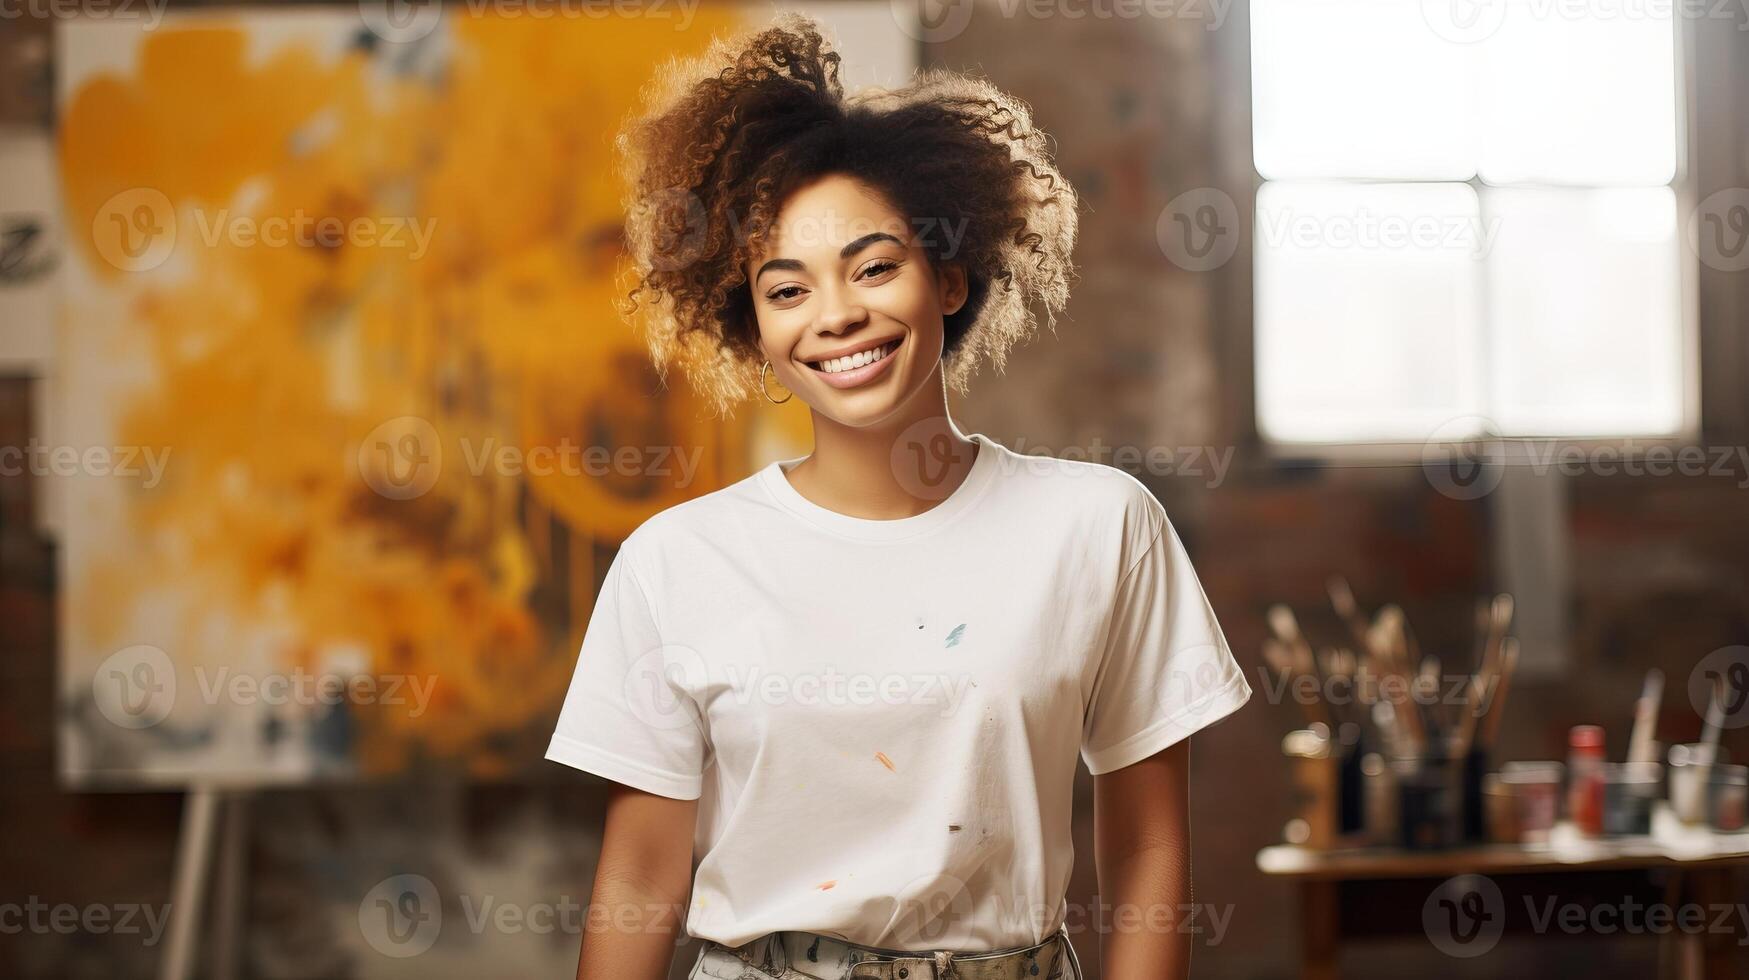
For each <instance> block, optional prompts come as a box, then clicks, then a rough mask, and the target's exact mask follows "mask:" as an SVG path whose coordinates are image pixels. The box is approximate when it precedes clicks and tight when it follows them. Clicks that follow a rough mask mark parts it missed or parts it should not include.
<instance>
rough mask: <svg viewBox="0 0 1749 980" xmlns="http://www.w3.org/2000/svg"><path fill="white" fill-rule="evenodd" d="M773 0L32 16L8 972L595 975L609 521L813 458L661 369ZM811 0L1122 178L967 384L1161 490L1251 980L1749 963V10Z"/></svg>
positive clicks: (4, 10)
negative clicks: (710, 173) (983, 92)
mask: <svg viewBox="0 0 1749 980" xmlns="http://www.w3.org/2000/svg"><path fill="white" fill-rule="evenodd" d="M776 9H777V8H775V7H771V6H764V5H758V4H733V3H723V2H715V0H703V2H700V0H620V2H617V3H613V4H608V3H588V2H584V0H455V2H453V3H448V4H443V5H441V6H440V5H438V4H435V3H425V4H413V5H407V4H405V3H402V2H400V0H395V2H393V3H391V4H389V5H387V6H376V5H374V4H367V5H364V6H355V5H350V4H302V3H293V2H285V3H277V4H271V5H261V6H250V7H233V6H228V5H222V4H210V5H209V4H204V3H185V2H180V0H0V624H3V629H0V765H3V766H4V770H5V775H4V779H0V830H3V832H0V975H3V976H7V977H14V976H16V977H104V978H119V977H146V976H159V977H176V978H180V977H191V976H201V977H209V976H210V977H226V978H229V977H261V978H330V977H333V978H341V977H407V976H418V977H421V978H423V980H435V978H439V977H476V976H495V977H496V976H506V977H508V976H519V977H524V976H525V977H534V976H542V977H560V976H570V975H571V974H572V971H573V970H574V969H575V965H576V956H577V949H578V944H579V942H580V930H581V926H582V915H583V910H584V909H585V907H586V906H587V903H588V901H589V889H590V885H591V882H592V880H593V875H594V865H595V858H596V854H597V853H598V849H599V827H600V820H601V813H602V805H603V783H601V782H600V781H599V780H596V779H594V778H593V777H591V776H587V775H585V774H582V773H579V772H577V771H574V770H570V769H566V768H564V767H561V766H556V765H553V764H551V763H549V762H546V761H545V760H543V758H542V754H543V752H544V749H545V746H546V742H547V739H548V738H549V736H550V734H551V731H552V725H553V722H554V720H555V718H556V716H557V711H558V706H559V703H560V701H561V699H562V697H563V693H564V690H565V685H566V683H567V681H568V679H569V677H570V673H571V669H572V664H573V661H574V658H575V655H576V649H577V645H578V642H579V640H580V638H581V634H582V629H583V626H584V624H585V623H586V622H587V620H588V616H589V612H590V608H591V603H592V602H593V598H594V595H595V590H596V588H597V585H598V583H599V581H600V578H601V576H602V575H603V574H604V572H605V571H606V568H607V565H608V562H609V561H610V560H611V558H612V555H613V553H614V548H615V545H616V542H617V541H619V540H621V539H623V537H624V536H625V535H626V534H627V533H628V532H629V531H630V530H631V529H632V528H634V527H636V526H637V525H638V524H639V523H640V522H641V521H642V520H644V519H645V518H646V517H648V516H649V515H651V514H653V513H655V512H656V511H658V510H660V509H662V508H664V507H667V506H669V505H671V504H673V503H676V502H678V501H680V500H683V499H686V498H688V497H691V496H695V495H697V494H700V493H705V492H709V491H710V490H713V489H716V488H718V487H720V486H723V485H725V484H727V483H729V482H733V481H734V480H737V479H740V478H741V477H743V476H745V475H747V474H749V473H751V472H752V471H754V470H755V469H757V468H758V467H759V466H761V465H763V464H764V463H766V462H768V461H770V460H772V459H775V458H787V457H790V456H796V455H802V454H804V453H806V452H807V451H808V448H809V445H808V441H807V440H808V436H807V432H808V429H807V419H806V416H805V412H804V411H803V410H802V409H801V406H800V403H799V401H798V402H794V403H791V404H789V405H786V406H783V407H782V408H777V407H774V406H770V405H766V404H763V403H754V404H750V405H747V406H745V407H744V408H743V409H741V410H739V411H737V412H736V413H735V414H734V416H733V417H731V418H727V419H713V418H710V417H709V416H708V415H707V413H706V412H705V410H704V407H703V403H702V402H701V401H700V400H699V399H697V398H696V397H694V395H693V394H692V393H691V392H690V391H689V390H687V388H686V387H685V384H684V382H683V381H682V380H680V379H679V378H678V377H676V378H675V379H674V383H673V384H671V385H670V386H668V387H666V388H663V387H661V386H659V385H658V384H657V381H656V379H655V377H654V376H653V374H652V372H651V371H650V369H649V367H648V364H647V360H646V358H645V356H644V354H643V350H642V347H641V346H640V344H639V342H638V340H637V338H636V337H635V336H634V335H633V334H632V333H631V332H630V330H629V328H627V327H625V326H624V325H623V324H622V323H621V322H620V321H619V319H618V318H617V317H616V316H615V315H614V313H613V311H612V307H611V305H610V303H611V299H612V297H613V290H614V282H613V272H614V269H615V263H616V261H617V260H618V258H619V255H620V244H619V243H620V220H621V216H620V212H619V210H618V203H617V202H618V193H619V189H618V186H617V184H616V183H615V178H614V176H613V173H612V171H611V169H610V163H611V161H610V157H609V146H608V139H609V136H610V133H611V132H612V130H613V128H614V127H615V125H616V124H617V122H618V121H619V120H620V119H621V118H622V117H623V115H624V114H625V113H626V112H628V111H630V110H631V109H632V108H633V106H634V105H635V104H636V97H637V93H638V90H639V88H640V86H641V85H642V84H643V83H644V81H645V80H646V79H647V78H648V77H649V74H650V72H651V71H652V69H653V68H654V67H655V66H656V65H657V64H658V63H659V62H660V61H661V60H662V59H663V58H665V57H666V56H668V55H671V54H686V53H692V52H696V51H699V50H702V48H703V47H704V45H705V44H706V43H707V42H708V40H709V38H710V37H711V35H712V34H713V33H719V32H722V31H726V30H730V29H734V28H737V27H740V26H745V25H750V24H754V23H759V22H762V21H763V20H765V19H767V18H769V16H770V15H771V14H772V12H773V11H774V10H776ZM795 9H801V10H804V11H806V12H808V13H811V14H813V15H815V16H816V17H818V18H819V19H820V21H821V23H822V24H823V25H824V26H825V27H827V28H828V29H829V30H830V31H832V32H833V33H835V34H836V35H837V39H838V41H839V48H840V50H841V51H842V52H843V53H844V55H845V59H846V70H845V78H846V81H847V83H848V84H849V85H850V86H851V87H858V86H862V85H867V84H885V85H896V84H901V83H903V81H904V80H905V79H906V78H907V77H908V76H909V75H910V73H911V72H912V71H913V70H914V69H916V68H919V67H946V68H952V69H957V70H961V71H967V72H973V73H977V74H980V75H983V76H984V77H987V78H989V79H990V80H992V81H993V82H995V83H996V84H997V85H999V86H1000V87H1002V88H1004V89H1006V90H1008V91H1010V92H1012V93H1014V94H1015V95H1017V96H1019V97H1020V98H1022V99H1023V100H1025V101H1027V102H1028V103H1030V104H1031V105H1032V107H1033V109H1034V112H1035V119H1036V122H1037V123H1038V124H1039V126H1041V127H1042V128H1043V129H1044V130H1045V131H1047V132H1048V133H1050V134H1051V135H1052V136H1053V137H1054V139H1055V143H1056V153H1057V156H1058V159H1059V162H1060V164H1061V166H1062V167H1063V169H1064V171H1065V172H1066V173H1067V175H1068V176H1069V178H1070V180H1071V181H1072V182H1073V183H1074V184H1075V186H1076V188H1077V189H1078V190H1079V192H1080V194H1081V196H1082V199H1083V202H1084V207H1083V212H1082V219H1081V220H1082V236H1081V240H1080V242H1079V244H1078V249H1077V260H1078V263H1079V265H1080V271H1081V279H1080V281H1079V282H1078V284H1077V285H1076V287H1075V290H1074V297H1073V300H1072V301H1071V305H1070V308H1069V317H1068V319H1067V320H1065V321H1062V322H1060V323H1059V325H1058V329H1057V331H1056V332H1055V335H1052V334H1051V333H1049V332H1046V333H1044V334H1042V335H1041V336H1039V337H1038V338H1037V339H1036V340H1034V341H1033V342H1032V343H1030V344H1029V345H1027V346H1025V347H1023V348H1022V349H1019V350H1018V351H1016V352H1015V354H1014V355H1013V356H1012V358H1011V359H1010V362H1009V364H1008V367H1007V369H1006V371H1005V372H1004V373H1002V374H994V373H990V372H986V373H985V374H984V375H983V376H982V377H980V378H978V379H977V380H976V381H975V382H974V389H973V391H972V393H971V394H970V395H969V396H968V397H964V398H959V397H957V396H956V398H955V403H954V409H955V413H956V417H957V419H958V420H959V422H960V425H961V428H962V429H964V430H966V431H980V432H984V433H986V434H988V435H989V436H990V437H991V438H993V439H996V440H997V441H1000V442H1002V443H1003V444H1004V445H1007V446H1008V447H1010V448H1012V449H1014V450H1016V451H1018V452H1023V453H1040V454H1048V455H1056V456H1073V457H1076V458H1082V459H1094V460H1098V461H1100V462H1105V463H1109V464H1111V465H1115V466H1120V467H1122V468H1124V469H1127V470H1128V471H1130V472H1131V473H1133V474H1135V475H1136V476H1137V477H1138V478H1139V479H1140V480H1142V481H1143V482H1144V483H1145V484H1146V485H1147V486H1148V487H1149V488H1150V489H1151V490H1153V491H1154V492H1155V493H1156V494H1157V495H1158V496H1159V498H1160V499H1161V501H1162V502H1163V503H1164V504H1165V506H1166V509H1167V512H1168V513H1169V514H1170V515H1171V517H1172V520H1173V522H1174V524H1175V526H1176V528H1177V529H1178V532H1179V534H1180V535H1181V536H1182V538H1183V539H1184V541H1185V543H1186V545H1187V547H1188V548H1189V550H1190V552H1191V554H1192V557H1193V559H1194V561H1195V563H1196V566H1197V569H1198V572H1199V574H1200V576H1201V580H1202V583H1203V585H1204V587H1205V589H1206V590H1207V592H1208V595H1209V598H1210V600H1211V602H1212V604H1213V606H1214V608H1215V610H1216V612H1217V613H1218V615H1219V616H1220V620H1221V623H1222V626H1223V628H1224V630H1225V633H1226V635H1227V638H1228V639H1229V641H1230V642H1231V644H1232V646H1233V649H1234V651H1235V654H1236V655H1237V656H1238V657H1239V659H1240V662H1241V664H1242V665H1243V666H1244V667H1245V669H1246V672H1247V676H1248V678H1249V679H1250V681H1251V683H1252V687H1253V689H1254V691H1255V692H1256V695H1255V697H1254V699H1253V701H1252V703H1251V705H1250V706H1248V708H1247V709H1246V710H1244V711H1241V712H1240V713H1238V714H1237V715H1235V716H1234V717H1233V718H1231V719H1230V720H1228V721H1226V722H1225V723H1223V724H1220V725H1218V726H1215V727H1213V728H1211V729H1208V730H1207V731H1205V732H1203V733H1200V734H1198V735H1197V736H1196V738H1195V739H1194V772H1193V787H1194V798H1193V801H1192V809H1193V815H1194V821H1195V828H1196V840H1195V882H1196V892H1195V898H1196V902H1197V903H1198V904H1197V907H1196V908H1194V909H1189V910H1185V914H1184V916H1183V917H1182V919H1181V922H1182V924H1183V926H1184V927H1185V928H1190V929H1194V930H1195V934H1196V943H1197V948H1196V953H1195V969H1196V973H1197V975H1198V976H1203V977H1232V978H1257V980H1263V978H1287V977H1296V976H1304V977H1308V978H1315V977H1318V978H1321V977H1335V976H1343V977H1391V976H1399V975H1402V974H1404V973H1408V972H1413V973H1415V974H1418V975H1430V976H1439V977H1484V976H1485V977H1518V976H1525V977H1529V976H1545V975H1551V974H1553V975H1561V976H1570V975H1587V976H1594V977H1624V978H1626V977H1632V978H1641V977H1663V976H1671V977H1675V976H1684V977H1687V976H1697V977H1698V976H1706V977H1741V976H1749V905H1746V904H1745V903H1749V872H1745V871H1744V870H1743V865H1744V864H1745V863H1749V835H1745V834H1743V833H1741V832H1740V831H1741V828H1742V827H1743V809H1744V802H1743V800H1744V770H1743V769H1742V768H1741V767H1739V766H1735V765H1733V760H1735V761H1737V762H1740V761H1742V760H1743V759H1744V757H1745V756H1749V736H1746V735H1745V733H1744V731H1743V729H1744V728H1745V727H1749V704H1746V702H1749V646H1746V644H1749V395H1746V393H1745V391H1746V385H1745V382H1746V381H1749V377H1745V375H1746V374H1749V4H1745V3H1743V2H1741V0H1707V2H1705V3H1701V2H1692V3H1690V2H1681V0H1670V2H1658V0H1643V2H1636V0H1573V2H1565V0H1561V2H1557V0H1425V2H1423V0H1251V2H1249V3H1247V2H1244V0H950V2H949V3H948V4H946V5H942V4H941V3H938V2H936V0H928V2H927V3H925V4H923V5H922V6H918V5H917V4H915V3H914V2H913V0H893V2H891V3H889V2H885V0H834V2H830V3H826V2H822V3H804V4H800V5H798V6H797V7H796V8H795ZM1499 597H1507V598H1499ZM1709 717H1710V724H1709V723H1708V722H1709ZM1576 726H1598V727H1597V728H1589V727H1578V730H1577V731H1575V727H1576ZM1080 779H1081V781H1082V785H1081V787H1080V799H1081V802H1080V804H1079V805H1078V807H1077V832H1076V834H1077V836H1076V851H1077V854H1078V856H1079V858H1080V860H1079V862H1078V865H1079V868H1078V873H1077V876H1076V879H1075V883H1074V886H1073V888H1072V890H1071V894H1070V896H1069V901H1070V910H1071V913H1070V920H1069V924H1070V929H1071V932H1072V934H1073V936H1074V938H1075V941H1076V945H1077V948H1078V949H1079V950H1080V956H1081V962H1082V963H1083V965H1084V966H1085V967H1086V969H1087V974H1088V977H1089V978H1090V980H1091V978H1097V977H1100V976H1101V975H1102V974H1101V972H1100V970H1099V965H1098V945H1099V935H1098V930H1099V928H1100V925H1099V923H1100V921H1101V915H1100V907H1099V898H1098V895H1097V885H1096V881H1095V877H1094V872H1093V866H1092V854H1093V842H1092V810H1091V796H1090V795H1089V794H1090V790H1091V778H1090V777H1088V776H1087V775H1086V774H1085V772H1083V773H1082V774H1081V776H1080ZM695 953H696V947H695V946H693V945H690V944H689V945H688V946H686V947H683V948H681V949H678V950H677V951H676V959H675V970H674V974H673V975H674V976H676V977H680V976H684V975H685V973H686V971H687V970H688V969H689V968H690V967H691V965H692V962H693V957H694V955H695ZM1108 980H1109V978H1108ZM1122 980H1130V978H1122Z"/></svg>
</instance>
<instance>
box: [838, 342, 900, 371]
mask: <svg viewBox="0 0 1749 980" xmlns="http://www.w3.org/2000/svg"><path fill="white" fill-rule="evenodd" d="M895 344H896V341H895V342H893V343H887V344H883V345H881V346H880V347H876V348H874V349H873V350H865V351H859V352H858V353H855V354H849V355H846V356H844V357H834V358H832V359H831V360H829V361H821V362H820V370H822V371H824V372H826V373H827V374H838V373H840V372H843V371H849V370H852V369H854V368H859V367H866V366H868V365H870V364H873V363H874V362H876V361H878V360H880V359H881V358H883V357H886V356H887V355H888V354H890V353H892V350H893V347H894V345H895Z"/></svg>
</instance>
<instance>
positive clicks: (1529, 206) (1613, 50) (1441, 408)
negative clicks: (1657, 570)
mask: <svg viewBox="0 0 1749 980" xmlns="http://www.w3.org/2000/svg"><path fill="white" fill-rule="evenodd" d="M1682 10H1683V8H1682V7H1681V5H1672V4H1639V5H1636V4H1622V3H1617V2H1613V0H1580V2H1572V0H1422V2H1414V0H1255V2H1254V3H1253V4H1252V59H1251V64H1252V91H1253V116H1252V126H1253V132H1252V136H1253V140H1252V145H1253V155H1254V162H1255V164H1256V168H1257V171H1258V173H1259V174H1260V175H1261V176H1262V177H1263V178H1264V182H1263V184H1262V186H1261V187H1260V188H1259V190H1258V193H1257V200H1256V228H1255V236H1256V237H1255V243H1256V252H1255V289H1256V296H1255V299H1256V304H1255V314H1256V343H1255V345H1254V349H1255V357H1256V372H1257V376H1256V392H1257V395H1256V397H1257V425H1258V429H1259V431H1260V433H1261V434H1262V435H1263V437H1264V439H1265V440H1266V441H1268V442H1272V443H1282V444H1296V445H1308V444H1352V443H1419V442H1424V441H1426V440H1429V439H1436V440H1461V439H1467V438H1472V437H1475V436H1479V435H1483V434H1487V433H1492V434H1497V435H1502V436H1508V437H1512V436H1545V437H1572V438H1619V437H1629V436H1634V437H1654V438H1656V437H1677V436H1681V435H1683V434H1684V433H1687V432H1690V431H1691V430H1692V427H1693V425H1694V421H1695V419H1694V415H1695V410H1694V407H1693V406H1694V404H1695V402H1696V394H1695V387H1696V382H1695V381H1694V380H1693V379H1694V376H1695V365H1694V363H1693V361H1694V357H1693V354H1692V350H1693V347H1694V343H1693V330H1692V320H1693V318H1692V317H1691V316H1689V315H1688V314H1687V312H1686V310H1687V306H1688V304H1687V301H1686V300H1685V295H1686V291H1685V289H1684V282H1685V277H1686V276H1687V275H1688V272H1687V266H1688V261H1687V256H1686V255H1685V253H1684V250H1683V247H1682V244H1681V243H1680V242H1679V240H1678V237H1679V234H1680V233H1679V221H1678V196H1679V195H1678V191H1679V190H1680V183H1679V182H1680V179H1681V171H1682V154H1681V152H1680V151H1681V147H1682V145H1683V142H1682V115H1681V114H1680V113H1679V111H1678V110H1679V108H1680V106H1681V105H1682V103H1681V95H1680V92H1679V84H1678V82H1679V76H1678V70H1677V65H1678V60H1677V41H1678V37H1679V33H1678V30H1677V26H1678V25H1677V22H1676V17H1675V14H1676V13H1680V12H1681V11H1682Z"/></svg>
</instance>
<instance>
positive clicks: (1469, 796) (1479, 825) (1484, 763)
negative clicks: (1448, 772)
mask: <svg viewBox="0 0 1749 980" xmlns="http://www.w3.org/2000/svg"><path fill="white" fill-rule="evenodd" d="M1487 775H1488V752H1487V750H1486V749H1484V748H1482V746H1481V745H1480V744H1479V743H1472V744H1471V745H1470V748H1469V751H1467V752H1465V753H1464V757H1463V773H1462V780H1463V782H1462V785H1461V786H1460V789H1459V793H1458V805H1459V806H1460V807H1462V809H1463V832H1464V840H1466V841H1468V842H1470V843H1472V844H1482V843H1485V842H1487V840H1488V813H1487V809H1486V801H1485V800H1483V798H1482V782H1483V778H1484V777H1485V776H1487Z"/></svg>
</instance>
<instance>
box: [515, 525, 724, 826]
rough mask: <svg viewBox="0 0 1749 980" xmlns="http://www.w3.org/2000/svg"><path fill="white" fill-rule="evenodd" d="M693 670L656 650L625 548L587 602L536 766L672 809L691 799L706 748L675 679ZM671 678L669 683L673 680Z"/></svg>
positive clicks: (652, 623) (651, 618)
mask: <svg viewBox="0 0 1749 980" xmlns="http://www.w3.org/2000/svg"><path fill="white" fill-rule="evenodd" d="M694 666H695V665H694V664H692V663H690V662H689V658H688V657H687V656H686V654H685V651H684V649H683V648H676V647H672V646H667V645H664V643H663V641H662V636H661V634H660V631H659V630H658V628H657V624H656V616H655V613H654V611H653V608H652V606H651V603H650V599H649V596H648V594H647V593H646V592H645V591H644V587H643V585H642V583H641V582H640V581H639V578H638V575H637V574H636V571H635V569H634V567H633V564H632V561H631V559H630V558H629V556H628V553H627V551H626V549H625V548H623V547H622V548H621V549H620V551H619V552H618V553H617V554H615V555H614V559H613V563H612V564H611V565H610V566H609V568H608V572H607V578H606V581H604V582H603V583H602V586H601V593H600V594H599V595H598V596H597V597H596V599H595V608H594V610H593V611H592V612H591V613H590V616H589V625H588V627H587V628H586V629H585V630H584V633H583V646H582V649H581V651H580V652H579V653H578V655H577V666H576V669H575V670H574V671H573V673H572V675H571V686H570V688H569V689H568V690H567V691H566V693H565V701H564V705H563V707H561V708H560V710H559V720H558V725H557V727H556V728H555V730H554V732H553V738H552V742H551V743H550V744H549V745H548V747H547V754H546V757H547V758H548V759H551V760H553V761H554V762H562V763H564V764H565V765H567V766H572V767H574V768H577V769H581V770H583V771H585V772H591V773H594V774H596V775H598V776H602V777H604V778H607V779H611V780H613V781H614V782H617V783H624V784H625V785H627V786H630V787H633V788H634V789H641V790H644V791H645V792H649V793H655V794H657V795H659V796H668V797H673V798H675V799H682V800H695V799H698V797H699V795H700V792H701V790H702V788H703V775H702V774H703V765H704V760H705V756H706V747H707V741H706V739H705V736H704V726H703V723H702V721H701V714H700V712H699V710H698V707H697V703H696V702H695V701H694V700H693V698H692V697H691V696H690V695H688V694H687V693H686V691H685V689H684V687H683V686H682V685H679V684H676V683H675V681H676V680H677V679H681V678H684V677H685V673H684V672H686V671H688V670H689V669H691V668H693V667H694ZM677 672H678V673H677Z"/></svg>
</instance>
